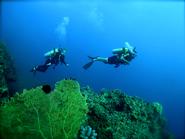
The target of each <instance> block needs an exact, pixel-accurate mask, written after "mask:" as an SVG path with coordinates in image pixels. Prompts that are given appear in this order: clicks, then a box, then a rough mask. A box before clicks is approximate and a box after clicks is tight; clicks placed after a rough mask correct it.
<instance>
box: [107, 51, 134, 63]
mask: <svg viewBox="0 0 185 139" xmlns="http://www.w3.org/2000/svg"><path fill="white" fill-rule="evenodd" d="M120 57H121V55H114V56H111V57H108V64H115V65H120V64H124V65H127V64H129V63H127V62H126V61H128V62H130V61H131V60H132V59H133V58H134V57H135V55H133V54H129V55H128V56H126V57H124V59H125V60H126V61H124V60H123V59H121V58H120Z"/></svg>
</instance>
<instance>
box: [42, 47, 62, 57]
mask: <svg viewBox="0 0 185 139" xmlns="http://www.w3.org/2000/svg"><path fill="white" fill-rule="evenodd" d="M58 52H59V48H54V49H52V50H51V51H49V52H47V53H45V54H44V57H52V56H53V55H54V54H55V53H58Z"/></svg>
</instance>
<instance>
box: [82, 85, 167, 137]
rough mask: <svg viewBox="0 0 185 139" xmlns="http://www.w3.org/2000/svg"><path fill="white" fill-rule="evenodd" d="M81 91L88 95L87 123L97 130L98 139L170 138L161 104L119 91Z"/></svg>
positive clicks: (86, 89)
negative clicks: (98, 92)
mask: <svg viewBox="0 0 185 139" xmlns="http://www.w3.org/2000/svg"><path fill="white" fill-rule="evenodd" d="M81 91H82V92H83V94H84V95H85V96H86V97H87V102H88V107H89V113H88V120H87V123H86V124H87V125H90V126H91V127H92V128H93V129H95V130H96V132H97V134H98V136H97V138H98V139H106V138H108V139H164V138H165V139H169V138H170V134H169V133H168V132H167V131H166V130H165V120H164V117H163V116H162V106H161V105H160V104H159V103H157V102H155V103H148V102H146V101H144V100H142V99H140V98H138V97H135V96H128V95H126V94H124V93H123V92H121V91H120V90H113V91H108V90H105V89H104V90H102V91H101V93H100V94H97V93H94V92H93V91H92V90H91V89H90V88H89V87H86V88H82V89H81Z"/></svg>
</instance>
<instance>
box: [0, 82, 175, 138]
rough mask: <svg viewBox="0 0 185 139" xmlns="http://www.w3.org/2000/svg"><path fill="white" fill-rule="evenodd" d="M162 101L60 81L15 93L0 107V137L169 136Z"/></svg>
mask: <svg viewBox="0 0 185 139" xmlns="http://www.w3.org/2000/svg"><path fill="white" fill-rule="evenodd" d="M162 110H163V109H162V105H161V104H160V103H158V102H154V103H149V102H146V101H144V100H143V99H141V98H138V97H135V96H128V95H126V94H125V93H123V92H121V91H120V90H113V91H109V90H105V89H104V90H102V91H101V92H100V93H99V94H97V93H95V92H93V91H92V90H91V89H90V88H89V87H85V88H81V89H80V85H79V83H78V82H77V81H76V80H71V79H70V80H69V79H66V80H62V81H59V82H57V83H56V84H55V89H54V90H51V87H50V85H48V84H46V85H43V86H39V87H36V88H33V89H30V90H23V92H22V93H17V94H16V95H15V96H14V97H12V98H11V99H10V100H8V101H7V102H3V103H2V104H1V105H0V116H1V117H0V138H1V139H31V138H34V139H88V138H89V139H172V138H173V136H171V134H170V133H169V132H168V131H167V130H166V128H165V119H164V117H163V115H162Z"/></svg>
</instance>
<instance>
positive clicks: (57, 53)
mask: <svg viewBox="0 0 185 139" xmlns="http://www.w3.org/2000/svg"><path fill="white" fill-rule="evenodd" d="M65 54H66V49H64V48H54V49H53V50H51V51H49V52H47V53H45V54H44V56H45V57H46V61H45V63H44V64H43V65H38V66H35V67H33V68H32V69H31V72H33V73H36V72H37V71H39V72H45V71H46V70H47V69H48V68H49V67H50V66H52V65H53V69H54V68H55V66H57V65H58V64H59V63H61V64H64V65H65V66H69V64H67V63H66V62H65Z"/></svg>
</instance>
